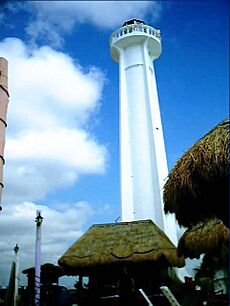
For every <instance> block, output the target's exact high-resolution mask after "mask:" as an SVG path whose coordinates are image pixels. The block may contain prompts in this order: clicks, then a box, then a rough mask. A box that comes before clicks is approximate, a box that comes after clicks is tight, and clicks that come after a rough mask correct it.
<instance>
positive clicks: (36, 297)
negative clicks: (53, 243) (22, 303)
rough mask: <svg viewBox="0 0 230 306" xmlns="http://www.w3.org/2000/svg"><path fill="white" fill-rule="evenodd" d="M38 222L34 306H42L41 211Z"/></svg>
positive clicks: (38, 212)
mask: <svg viewBox="0 0 230 306" xmlns="http://www.w3.org/2000/svg"><path fill="white" fill-rule="evenodd" d="M36 213H37V217H36V219H35V222H36V243H35V284H34V285H35V295H34V305H35V306H40V278H41V224H42V220H43V217H42V216H41V211H40V210H37V212H36Z"/></svg>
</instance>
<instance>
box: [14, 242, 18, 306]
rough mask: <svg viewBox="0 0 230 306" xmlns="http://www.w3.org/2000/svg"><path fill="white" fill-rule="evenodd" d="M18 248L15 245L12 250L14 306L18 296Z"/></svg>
mask: <svg viewBox="0 0 230 306" xmlns="http://www.w3.org/2000/svg"><path fill="white" fill-rule="evenodd" d="M18 251H19V246H18V244H16V246H15V248H14V252H15V276H14V306H16V305H17V296H18V280H19V275H18V274H19V256H18Z"/></svg>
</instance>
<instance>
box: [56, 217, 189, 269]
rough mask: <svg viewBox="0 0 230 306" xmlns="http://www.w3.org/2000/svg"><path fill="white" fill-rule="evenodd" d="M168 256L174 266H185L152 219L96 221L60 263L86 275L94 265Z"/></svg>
mask: <svg viewBox="0 0 230 306" xmlns="http://www.w3.org/2000/svg"><path fill="white" fill-rule="evenodd" d="M162 256H165V258H166V260H167V262H168V264H169V265H171V266H177V267H182V266H184V257H178V255H177V250H176V247H175V246H174V245H173V244H172V242H171V241H170V240H169V238H168V237H167V236H166V235H165V234H164V232H163V231H162V230H160V229H159V228H158V227H157V226H156V225H155V224H154V223H153V222H152V221H151V220H141V221H133V222H121V223H111V224H100V225H93V226H91V227H90V228H89V230H88V231H87V232H86V233H85V234H84V235H83V236H82V237H81V238H80V239H79V240H78V241H77V242H76V243H74V244H73V245H72V246H71V247H70V248H69V249H68V250H67V251H66V252H65V254H64V255H63V256H62V257H61V258H60V259H59V261H58V263H59V265H60V266H62V267H63V268H64V270H65V271H68V273H69V274H71V273H72V274H77V273H78V272H81V273H85V275H87V274H88V273H89V271H90V270H91V269H93V268H95V267H102V266H105V265H107V266H111V265H114V264H115V265H116V264H117V263H119V262H124V261H125V262H129V263H138V262H147V261H156V260H158V259H160V258H161V257H162Z"/></svg>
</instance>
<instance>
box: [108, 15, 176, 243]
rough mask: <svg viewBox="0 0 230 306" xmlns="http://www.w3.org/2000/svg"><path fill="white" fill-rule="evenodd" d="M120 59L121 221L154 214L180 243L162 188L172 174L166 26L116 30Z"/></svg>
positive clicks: (114, 47)
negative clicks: (160, 76) (159, 70)
mask: <svg viewBox="0 0 230 306" xmlns="http://www.w3.org/2000/svg"><path fill="white" fill-rule="evenodd" d="M110 52H111V57H112V58H113V60H114V61H115V62H117V63H119V87H120V88H119V89H120V90H119V94H120V97H119V99H120V192H121V220H122V221H134V220H141V219H152V220H153V222H154V223H155V224H156V225H158V226H159V227H160V228H161V229H162V230H163V231H164V232H165V233H166V234H167V235H168V237H169V238H170V239H171V241H172V242H174V243H175V244H177V235H176V223H175V218H174V216H165V214H164V210H163V200H162V198H163V197H162V189H163V185H164V182H165V179H166V177H167V175H168V167H167V160H166V153H165V145H164V137H163V131H162V124H161V116H160V109H159V102H158V94H157V86H156V79H155V72H154V66H153V61H154V60H155V59H157V58H158V57H159V56H160V54H161V35H160V31H159V30H156V29H154V28H153V27H151V26H149V25H146V24H145V23H144V22H143V21H140V20H137V19H133V20H130V21H127V22H125V23H124V25H123V26H122V27H121V28H119V29H118V30H116V31H115V32H113V33H112V35H111V37H110Z"/></svg>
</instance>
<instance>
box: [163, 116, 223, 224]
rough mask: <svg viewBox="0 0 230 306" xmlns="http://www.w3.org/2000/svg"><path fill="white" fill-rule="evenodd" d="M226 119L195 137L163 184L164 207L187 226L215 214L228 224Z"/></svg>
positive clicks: (180, 222)
mask: <svg viewBox="0 0 230 306" xmlns="http://www.w3.org/2000/svg"><path fill="white" fill-rule="evenodd" d="M228 166H229V120H225V121H223V122H222V123H220V124H219V125H217V126H216V127H215V128H214V129H212V130H211V131H210V132H209V133H207V134H206V135H205V136H204V137H202V138H201V139H200V140H199V141H197V142H196V143H195V144H194V145H193V146H192V147H191V148H190V149H189V150H188V151H187V152H186V153H185V154H184V155H183V156H182V157H181V158H180V159H179V160H178V161H177V163H176V164H175V166H174V168H173V169H172V171H171V172H170V173H169V175H168V179H167V181H166V183H165V185H164V194H163V197H164V209H165V212H166V213H175V215H176V219H177V220H178V223H179V224H180V225H183V226H185V227H189V226H191V225H194V224H196V223H197V222H199V221H202V220H204V219H206V218H212V217H214V216H215V217H217V218H219V219H221V220H222V221H223V222H224V223H225V224H226V225H228V222H229V220H228V217H229V214H228V188H229V181H228Z"/></svg>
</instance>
